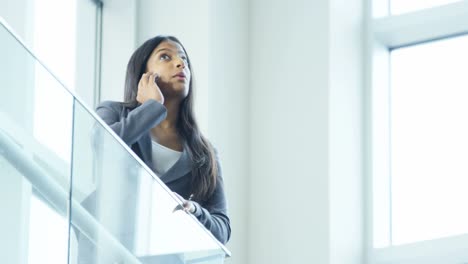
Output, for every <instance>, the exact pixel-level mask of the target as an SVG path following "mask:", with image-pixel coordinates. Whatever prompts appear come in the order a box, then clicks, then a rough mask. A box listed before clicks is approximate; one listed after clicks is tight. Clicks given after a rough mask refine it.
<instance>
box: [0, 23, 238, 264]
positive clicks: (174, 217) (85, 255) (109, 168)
mask: <svg viewBox="0 0 468 264" xmlns="http://www.w3.org/2000/svg"><path fill="white" fill-rule="evenodd" d="M0 24H1V25H0V58H1V59H0V90H1V91H0V94H1V99H0V205H1V207H0V210H1V214H2V218H0V234H2V237H1V238H0V259H2V263H29V264H32V263H52V264H53V263H106V264H107V263H210V264H215V263H223V261H224V259H225V257H227V256H229V255H230V253H229V251H228V250H227V249H226V248H225V247H224V246H223V245H222V244H221V243H220V242H218V241H217V240H216V239H215V238H214V236H212V235H211V233H210V232H209V231H208V230H206V229H205V228H204V227H203V226H202V225H201V224H200V223H199V222H198V220H197V219H196V218H195V217H193V216H192V215H190V214H187V213H185V212H184V211H181V210H178V211H175V212H173V209H174V208H175V207H176V206H177V205H178V204H179V203H180V200H178V199H177V198H176V197H175V196H174V194H173V193H172V192H171V191H170V190H169V189H168V188H167V187H166V186H165V185H164V184H163V183H162V182H161V180H159V178H158V177H157V176H156V175H154V174H153V172H152V171H151V170H150V169H149V168H148V167H147V166H146V165H145V164H144V163H142V162H141V161H140V160H139V159H138V158H137V157H136V156H135V155H134V154H133V152H131V150H130V149H129V148H128V147H127V146H126V145H125V144H124V143H123V142H122V141H121V140H120V139H119V138H118V137H117V136H116V135H115V134H114V133H113V132H112V131H111V130H110V129H109V127H108V126H106V125H105V124H104V123H103V122H102V121H101V120H100V119H99V118H98V117H97V116H96V115H95V114H94V112H93V111H92V110H90V109H89V108H88V107H86V106H85V105H83V104H82V103H81V101H80V100H79V99H78V98H77V97H76V96H75V95H74V94H73V92H71V91H69V90H67V89H66V88H65V87H64V86H63V85H62V83H61V82H60V81H59V79H58V78H56V77H55V76H54V75H53V74H52V73H51V72H50V71H49V70H48V69H47V68H46V67H44V65H43V64H42V63H41V62H40V61H39V60H38V59H37V58H36V57H35V56H34V55H33V53H31V52H30V51H29V50H28V49H27V48H26V47H25V45H23V43H22V42H21V41H20V40H19V38H18V37H16V35H15V34H14V33H12V30H11V29H9V27H8V26H7V25H6V23H5V22H4V21H3V20H2V19H1V18H0Z"/></svg>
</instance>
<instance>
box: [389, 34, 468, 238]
mask: <svg viewBox="0 0 468 264" xmlns="http://www.w3.org/2000/svg"><path fill="white" fill-rule="evenodd" d="M466 47H468V36H463V37H458V38H452V39H446V40H443V41H437V42H431V43H428V44H424V45H417V46H412V47H407V48H402V49H398V50H395V51H393V52H392V53H391V62H392V63H391V73H392V76H391V83H392V86H391V175H392V231H393V233H392V238H393V244H403V243H410V242H415V241H421V240H428V239H435V238H441V237H446V236H452V235H458V234H462V233H467V232H468V211H467V210H466V204H467V203H468V192H467V191H466V186H467V185H468V177H466V175H468V162H467V160H468V137H467V135H468V118H467V116H468V104H467V102H468V89H467V88H468V75H467V74H466V69H468V49H467V48H466Z"/></svg>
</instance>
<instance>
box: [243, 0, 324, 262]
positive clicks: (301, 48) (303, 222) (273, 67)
mask: <svg viewBox="0 0 468 264" xmlns="http://www.w3.org/2000/svg"><path fill="white" fill-rule="evenodd" d="M251 3H252V9H251V18H252V21H251V32H250V36H251V38H250V41H251V51H250V52H251V56H250V57H251V60H250V69H251V78H250V80H251V81H250V91H251V95H250V97H251V117H252V119H251V123H250V136H251V153H252V154H251V157H252V158H251V167H252V170H251V176H250V189H251V200H250V204H251V206H250V212H249V216H250V218H249V227H251V228H250V232H249V241H251V243H250V248H249V250H250V257H251V258H250V259H249V260H250V263H303V262H304V261H305V260H309V261H308V262H309V263H329V243H330V236H329V233H330V230H329V223H330V222H329V221H330V219H329V213H330V207H329V203H328V199H329V197H328V195H329V180H328V175H329V166H328V165H329V160H328V155H329V146H328V140H329V113H328V108H329V89H328V88H329V85H330V84H329V81H330V80H329V57H328V56H329V45H330V43H329V23H328V21H329V12H328V10H329V6H328V1H307V0H291V1H287V2H286V1H281V0H273V1H272V0H254V1H252V2H251ZM286 3H287V4H286Z"/></svg>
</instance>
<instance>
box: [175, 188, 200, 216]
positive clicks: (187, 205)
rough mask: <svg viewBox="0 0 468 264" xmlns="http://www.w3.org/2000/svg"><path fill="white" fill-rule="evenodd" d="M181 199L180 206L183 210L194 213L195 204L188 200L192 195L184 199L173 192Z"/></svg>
mask: <svg viewBox="0 0 468 264" xmlns="http://www.w3.org/2000/svg"><path fill="white" fill-rule="evenodd" d="M173 193H174V194H175V195H176V196H177V197H178V198H179V199H180V200H181V201H182V206H183V210H184V211H185V212H187V213H191V214H193V213H195V209H196V208H195V205H194V204H193V202H192V201H191V200H190V199H191V198H192V197H190V198H189V200H185V199H184V197H182V196H180V195H179V194H178V193H176V192H173Z"/></svg>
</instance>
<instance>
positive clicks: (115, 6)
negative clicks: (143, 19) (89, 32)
mask: <svg viewBox="0 0 468 264" xmlns="http://www.w3.org/2000/svg"><path fill="white" fill-rule="evenodd" d="M103 2H104V8H103V14H102V20H103V21H102V24H103V25H102V28H103V32H102V71H101V94H100V97H101V101H104V100H114V101H122V100H123V91H124V83H125V72H126V69H127V63H128V60H129V59H130V56H131V55H132V53H133V51H134V50H135V43H136V18H135V16H136V1H135V0H105V1H103Z"/></svg>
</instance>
